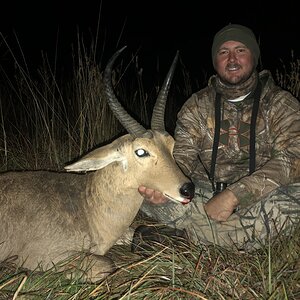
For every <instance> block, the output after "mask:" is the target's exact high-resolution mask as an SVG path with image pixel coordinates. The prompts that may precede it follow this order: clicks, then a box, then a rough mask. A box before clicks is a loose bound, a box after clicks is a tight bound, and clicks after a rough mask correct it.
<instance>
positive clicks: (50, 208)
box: [0, 47, 194, 281]
mask: <svg viewBox="0 0 300 300" xmlns="http://www.w3.org/2000/svg"><path fill="white" fill-rule="evenodd" d="M124 48H125V47H124ZM124 48H122V49H121V50H119V51H117V52H116V53H115V54H114V55H113V56H112V58H111V59H110V61H109V62H108V64H107V66H106V68H105V71H104V84H105V93H106V95H107V101H108V103H109V106H110V108H111V110H112V111H113V113H114V115H115V116H116V117H117V118H118V120H119V121H120V123H121V124H122V125H123V126H124V127H125V129H126V130H127V131H128V134H126V135H123V136H121V137H119V138H117V139H115V140H114V141H113V142H112V143H110V144H108V145H105V146H103V147H100V148H97V149H95V150H93V151H91V152H90V153H89V154H87V155H86V156H84V157H83V158H81V159H80V160H78V161H77V162H75V163H73V164H71V165H69V166H67V167H65V169H66V170H67V171H68V172H50V171H26V172H6V173H3V174H1V176H0V260H4V259H6V258H8V257H10V256H17V257H18V263H20V264H22V266H23V267H25V268H28V269H31V270H32V269H35V268H36V267H38V266H42V268H43V269H44V270H45V269H48V268H50V267H52V266H53V264H56V263H58V262H59V261H61V260H62V259H66V258H67V257H69V256H70V255H73V254H76V253H85V255H84V258H83V259H82V260H81V261H80V262H81V263H80V265H79V266H78V265H77V268H84V267H85V266H89V273H88V274H87V273H85V277H84V280H91V281H97V280H100V279H101V278H103V277H104V276H106V275H107V274H108V273H110V272H111V271H112V270H113V269H114V264H113V262H112V261H111V260H110V259H108V258H107V257H105V256H104V255H105V254H106V253H107V251H108V250H109V249H110V248H111V247H112V246H113V245H114V244H115V242H116V241H117V240H118V239H119V238H120V237H121V236H122V234H124V232H125V231H126V230H127V229H128V228H129V226H130V224H131V223H132V221H133V220H134V218H135V216H136V214H137V212H138V210H139V208H140V206H141V204H142V202H143V198H142V196H141V195H140V194H139V192H138V186H139V185H144V186H147V187H150V188H153V189H155V190H159V191H161V192H162V193H163V194H164V195H165V196H166V197H168V198H169V199H170V200H172V201H175V202H178V203H188V202H189V201H190V200H191V199H192V198H193V196H194V185H193V184H192V183H191V181H190V180H189V179H188V178H187V177H186V176H185V175H184V174H183V173H182V172H181V170H180V169H179V168H178V166H177V165H176V162H175V160H174V158H173V156H172V149H173V145H174V139H173V138H172V136H171V135H169V134H168V133H167V132H166V131H165V126H164V113H165V103H166V99H167V95H168V91H169V88H170V84H171V80H172V77H173V73H174V69H175V65H176V62H177V59H178V54H177V55H176V56H175V58H174V61H173V63H172V66H171V68H170V70H169V73H168V75H167V77H166V79H165V82H164V83H163V86H162V88H161V91H160V93H159V96H158V98H157V101H156V104H155V107H154V111H153V116H152V120H151V130H146V129H145V128H144V127H143V126H142V125H141V124H140V123H138V122H137V121H136V120H134V119H133V118H132V117H131V116H130V115H129V114H128V113H127V112H126V111H125V110H124V108H123V107H122V106H121V104H120V103H119V102H118V100H117V98H116V96H115V93H114V90H113V86H112V80H111V75H112V68H113V65H114V62H115V60H116V58H117V57H118V56H119V54H120V53H121V52H122V51H123V49H124ZM70 172H74V173H70Z"/></svg>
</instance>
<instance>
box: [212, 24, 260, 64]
mask: <svg viewBox="0 0 300 300" xmlns="http://www.w3.org/2000/svg"><path fill="white" fill-rule="evenodd" d="M228 41H237V42H241V43H243V44H244V45H245V46H246V47H247V48H249V49H250V51H251V52H252V54H253V56H254V64H255V65H254V66H255V67H256V66H257V63H258V58H259V55H260V50H259V46H258V44H257V41H256V38H255V35H254V33H253V32H252V30H251V29H249V28H248V27H245V26H242V25H238V24H229V25H227V26H225V27H224V28H222V29H221V30H220V31H218V32H217V33H216V34H215V37H214V41H213V44H212V48H211V54H212V61H213V65H214V66H215V57H216V54H217V51H218V50H219V48H220V46H221V45H222V44H223V43H225V42H228Z"/></svg>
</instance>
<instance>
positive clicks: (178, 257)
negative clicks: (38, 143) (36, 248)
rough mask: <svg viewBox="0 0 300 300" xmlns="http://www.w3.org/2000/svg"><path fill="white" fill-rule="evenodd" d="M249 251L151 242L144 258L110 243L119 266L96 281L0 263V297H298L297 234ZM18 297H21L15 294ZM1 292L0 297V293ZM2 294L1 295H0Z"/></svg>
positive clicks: (299, 248) (299, 241)
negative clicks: (150, 252)
mask: <svg viewBox="0 0 300 300" xmlns="http://www.w3.org/2000/svg"><path fill="white" fill-rule="evenodd" d="M299 232H300V231H299V230H297V232H296V234H295V235H293V236H290V237H285V238H281V239H278V240H277V241H275V242H273V243H272V245H270V247H266V248H265V249H261V250H259V251H257V252H253V253H243V252H238V251H234V250H231V251H228V250H224V249H222V248H219V247H215V246H205V245H202V246H195V245H191V244H188V243H187V242H185V241H183V240H182V241H178V240H177V241H176V246H172V245H170V244H169V246H164V245H160V244H157V245H155V246H153V248H154V251H153V252H152V254H151V255H150V256H148V257H142V256H138V255H136V254H132V253H131V252H130V250H129V248H128V247H126V246H114V247H113V248H112V249H111V251H110V253H109V254H110V255H111V257H114V258H117V261H118V265H119V268H118V270H117V271H116V272H115V273H113V274H111V275H109V276H108V277H107V278H106V279H105V280H103V281H102V282H100V283H98V284H87V283H81V282H80V281H78V279H74V280H71V279H67V278H66V276H65V274H64V273H59V272H57V271H56V269H55V268H54V269H53V270H50V271H47V272H45V273H39V272H36V273H31V272H26V271H24V270H21V269H18V268H16V267H15V266H14V265H13V263H12V262H5V263H2V265H0V268H1V272H0V299H12V298H13V295H17V294H18V298H17V299H149V300H150V299H151V300H152V299H210V300H211V299H278V300H282V299H295V300H296V299H299V298H300V235H299ZM21 296H22V297H21ZM1 297H2V298H1ZM5 297H7V298H5Z"/></svg>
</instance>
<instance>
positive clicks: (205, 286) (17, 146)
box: [0, 43, 300, 300]
mask: <svg viewBox="0 0 300 300" xmlns="http://www.w3.org/2000/svg"><path fill="white" fill-rule="evenodd" d="M11 54H12V55H13V56H14V53H12V52H11ZM95 57H96V55H95V49H93V48H92V49H91V51H87V49H86V48H85V47H84V46H83V45H82V44H81V43H78V49H77V51H76V55H75V53H74V55H73V69H72V73H71V76H70V77H69V78H68V80H65V81H63V80H62V82H60V80H59V79H58V76H57V75H56V72H57V71H56V68H55V66H51V65H50V63H49V61H48V59H47V58H46V57H44V60H43V65H42V67H41V68H39V69H38V70H37V72H36V74H34V76H33V75H32V73H31V71H30V70H29V68H28V66H27V65H26V63H24V62H23V63H20V62H19V61H18V60H17V59H16V58H14V64H15V66H16V69H15V74H13V77H10V76H9V75H8V74H6V73H2V77H3V79H4V80H3V82H6V83H7V84H5V85H2V86H1V87H0V99H1V105H0V118H1V121H0V124H1V128H0V130H1V132H0V159H1V160H0V162H1V167H0V169H1V171H6V170H20V169H21V170H23V169H52V170H61V169H62V168H63V166H64V165H65V164H66V163H67V162H69V161H71V160H73V159H74V158H76V157H78V156H80V155H81V154H83V153H85V152H87V151H88V150H90V149H92V148H93V147H95V146H96V145H99V144H102V143H105V142H107V141H109V140H111V139H113V138H114V137H116V136H117V135H119V134H122V133H123V128H122V127H121V126H120V124H119V123H118V122H117V120H116V119H115V118H114V117H113V116H112V114H111V112H110V110H109V108H108V106H107V104H106V101H105V97H104V94H103V86H102V69H101V66H99V65H98V64H97V62H96V60H95ZM292 58H293V60H292V62H291V63H290V66H289V67H288V68H286V67H283V71H280V70H277V72H276V79H277V81H278V82H279V84H280V85H282V86H283V87H284V88H286V89H288V90H290V91H291V92H292V93H293V94H294V95H295V96H297V97H298V96H299V90H300V88H299V86H300V80H299V70H300V68H299V67H300V60H299V59H296V58H294V57H292ZM170 61H171V60H170ZM135 62H136V63H135V64H134V65H133V64H130V65H124V62H123V61H122V62H120V63H119V65H118V66H117V68H116V71H115V78H114V81H115V85H116V93H117V94H118V95H119V96H120V97H119V98H120V100H121V101H123V103H126V104H124V106H125V107H126V108H128V110H129V111H130V112H132V114H136V115H137V116H138V117H139V118H140V120H141V122H142V123H144V124H148V121H149V120H148V111H149V109H151V105H152V104H153V99H155V98H156V93H157V91H158V88H159V86H154V87H153V88H152V89H150V90H149V91H146V90H145V89H144V86H143V73H142V71H141V69H140V68H139V67H138V63H137V62H138V59H137V58H135ZM132 65H133V66H132ZM180 71H181V72H180ZM177 72H180V74H181V76H182V77H183V79H184V80H183V82H184V86H182V87H181V86H180V85H179V84H177V85H176V83H175V85H173V87H172V91H171V94H170V97H169V103H168V111H171V113H168V115H167V117H168V120H167V124H169V128H170V129H171V130H172V127H173V126H174V119H175V118H176V111H177V107H176V105H174V103H178V98H180V99H185V98H186V97H187V96H188V95H190V94H191V91H192V88H191V86H192V83H191V79H190V78H189V75H188V73H187V71H186V70H185V68H184V66H183V65H181V66H179V71H178V70H177ZM128 74H130V75H131V77H130V78H131V79H128V78H127V77H126V76H127V75H128ZM126 78H127V79H126ZM132 78H134V80H132ZM121 79H122V80H121ZM175 95H176V96H175ZM179 102H180V101H179ZM150 111H151V110H150ZM299 233H300V227H299V229H297V230H296V232H295V234H294V235H291V236H282V237H280V238H278V239H277V240H276V241H273V242H272V243H270V244H269V245H266V246H265V247H264V248H263V249H261V250H259V251H256V252H252V253H243V252H240V251H238V250H232V251H227V250H224V249H221V248H219V247H215V246H205V245H203V246H197V247H196V246H195V245H192V244H188V243H186V242H185V241H183V240H182V241H180V240H179V241H177V242H176V243H172V241H171V243H170V244H169V245H168V246H164V245H160V244H157V245H156V246H155V247H154V251H153V252H151V253H150V256H147V257H143V256H140V255H137V254H133V253H131V252H130V249H129V247H128V246H126V245H123V246H117V245H116V246H114V247H113V248H112V249H111V251H110V253H109V255H111V256H112V257H113V258H115V259H116V261H117V264H118V266H119V268H118V270H117V271H116V272H114V273H113V274H111V275H109V276H108V277H107V278H106V279H105V280H104V281H103V282H100V283H98V284H92V283H82V282H81V281H80V278H78V277H73V278H70V277H69V276H68V274H67V271H65V272H61V271H58V266H54V267H53V269H51V270H49V271H47V272H41V271H42V270H35V271H34V272H31V271H28V270H25V269H23V268H20V267H18V266H16V265H15V261H14V257H12V258H11V259H9V260H6V261H4V262H1V263H0V299H126V300H127V299H151V300H152V299H278V300H282V299H300V234H299ZM66 263H67V262H62V264H66Z"/></svg>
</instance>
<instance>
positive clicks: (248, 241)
mask: <svg viewBox="0 0 300 300" xmlns="http://www.w3.org/2000/svg"><path fill="white" fill-rule="evenodd" d="M196 187H197V189H196V190H197V193H196V194H197V196H196V197H195V198H194V199H193V201H192V202H191V203H189V204H187V205H181V204H176V203H173V202H171V201H169V202H168V203H166V204H163V205H154V204H151V203H146V201H144V203H143V205H142V211H143V212H144V213H145V214H146V215H148V216H150V217H151V218H153V219H155V220H156V221H158V222H160V223H163V224H166V225H168V226H171V227H176V228H179V229H185V230H186V231H187V232H188V234H189V237H190V238H191V240H192V241H193V242H195V243H214V244H217V245H220V246H223V247H227V246H229V247H232V246H234V247H237V248H238V249H244V250H251V249H258V248H260V247H261V245H262V244H265V243H266V242H267V241H268V240H269V239H270V238H273V237H274V236H276V235H277V234H278V233H280V234H290V233H291V232H292V230H293V229H294V228H295V226H296V225H297V224H298V223H299V220H300V183H297V184H292V185H289V186H286V187H280V188H278V189H276V190H275V191H273V192H272V193H271V194H269V195H268V197H266V198H265V199H263V200H261V201H260V202H258V203H255V204H254V205H252V206H250V207H247V208H243V209H238V210H237V211H236V212H235V213H234V214H232V215H231V216H230V217H229V219H228V220H227V221H226V222H216V221H213V220H210V219H209V218H208V217H207V215H206V213H205V211H204V209H203V202H206V201H207V200H208V199H210V198H211V197H212V190H211V186H208V185H207V184H205V183H199V184H197V185H196Z"/></svg>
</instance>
